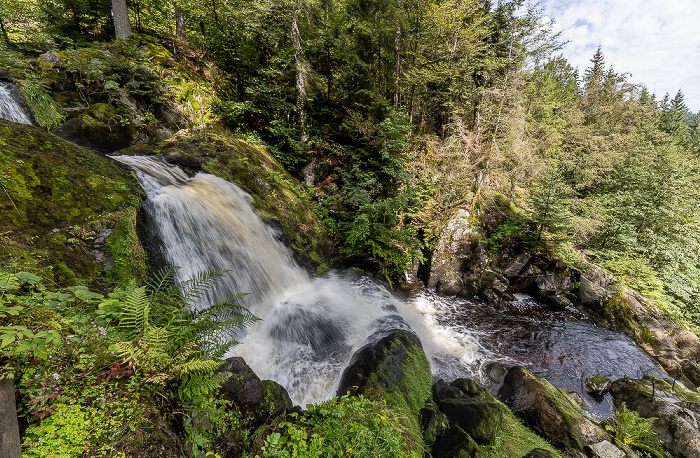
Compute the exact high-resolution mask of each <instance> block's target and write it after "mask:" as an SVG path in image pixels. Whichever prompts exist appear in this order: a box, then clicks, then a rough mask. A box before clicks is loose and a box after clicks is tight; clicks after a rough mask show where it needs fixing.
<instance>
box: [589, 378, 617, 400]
mask: <svg viewBox="0 0 700 458" xmlns="http://www.w3.org/2000/svg"><path fill="white" fill-rule="evenodd" d="M611 384H612V382H611V381H610V379H609V378H606V377H598V376H594V377H588V378H587V379H586V391H587V392H588V393H589V394H590V395H591V396H593V398H594V399H595V400H597V401H598V402H600V401H602V400H603V396H605V393H607V392H608V390H609V389H610V385H611Z"/></svg>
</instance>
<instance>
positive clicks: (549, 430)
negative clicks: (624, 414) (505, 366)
mask: <svg viewBox="0 0 700 458" xmlns="http://www.w3.org/2000/svg"><path fill="white" fill-rule="evenodd" d="M498 397H499V399H500V400H501V401H503V402H505V403H506V405H508V406H509V407H510V408H511V410H512V411H513V412H514V413H515V414H516V415H518V416H519V417H520V418H522V419H523V421H524V422H525V423H526V424H527V425H528V426H530V428H532V429H533V430H534V431H535V432H536V433H538V434H539V435H541V436H542V437H544V438H545V439H547V440H548V441H549V442H550V443H551V444H552V445H554V446H555V447H557V448H560V449H575V450H583V448H584V446H586V445H589V444H593V443H597V442H600V441H602V440H606V439H608V435H607V434H606V433H605V431H604V430H602V429H601V428H600V427H599V426H597V425H596V424H594V423H593V422H591V421H590V420H589V419H588V418H587V417H586V415H585V414H584V413H583V411H582V410H581V408H580V407H579V406H578V405H577V404H576V403H575V402H574V401H573V400H572V399H571V398H569V396H568V395H567V394H566V393H565V392H563V391H562V390H560V389H559V388H556V387H554V386H553V385H552V384H550V383H549V382H548V381H546V380H544V379H540V378H537V377H535V376H534V375H532V374H531V373H529V372H528V371H527V370H525V369H523V368H521V367H514V368H512V369H511V370H509V371H508V374H507V375H506V378H505V380H504V382H503V386H502V387H501V389H500V391H499V393H498Z"/></svg>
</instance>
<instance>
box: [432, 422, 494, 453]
mask: <svg viewBox="0 0 700 458" xmlns="http://www.w3.org/2000/svg"><path fill="white" fill-rule="evenodd" d="M432 456H433V458H483V456H484V455H483V454H482V453H481V449H480V448H479V445H478V444H477V443H476V442H474V439H472V438H471V437H469V434H467V433H466V432H464V430H462V428H460V427H459V426H450V428H449V429H448V430H447V432H446V433H445V434H444V435H443V436H442V437H441V438H440V439H439V440H438V441H437V442H436V443H435V445H434V446H433V450H432Z"/></svg>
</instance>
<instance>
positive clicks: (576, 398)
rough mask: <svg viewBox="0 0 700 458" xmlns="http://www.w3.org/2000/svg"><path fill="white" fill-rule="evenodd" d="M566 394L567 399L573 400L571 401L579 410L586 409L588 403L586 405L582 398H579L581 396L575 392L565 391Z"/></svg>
mask: <svg viewBox="0 0 700 458" xmlns="http://www.w3.org/2000/svg"><path fill="white" fill-rule="evenodd" d="M566 394H568V395H569V397H570V398H571V399H573V401H574V402H575V403H576V404H578V406H579V407H580V408H582V409H585V408H587V407H588V403H587V402H586V401H584V400H583V398H582V397H581V395H580V394H578V393H577V392H575V391H567V392H566Z"/></svg>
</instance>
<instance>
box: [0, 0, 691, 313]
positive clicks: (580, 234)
mask: <svg viewBox="0 0 700 458" xmlns="http://www.w3.org/2000/svg"><path fill="white" fill-rule="evenodd" d="M120 4H123V0H114V1H113V2H112V3H111V4H110V3H109V2H105V1H104V0H18V1H12V2H10V1H8V0H2V2H0V33H1V34H2V37H0V38H1V39H2V46H3V53H4V54H5V56H6V57H5V58H1V59H0V65H10V64H11V60H12V59H11V57H7V56H11V55H13V53H15V54H17V55H19V54H22V53H24V54H29V55H38V54H39V53H42V52H45V51H47V50H49V49H56V50H62V51H65V52H72V51H71V50H75V49H78V48H83V47H90V46H94V43H95V42H100V41H102V42H111V41H113V40H115V22H116V23H117V24H116V25H117V29H118V28H119V23H120V22H122V26H123V25H124V24H123V22H124V20H125V19H124V18H126V16H124V14H123V13H120V12H119V8H120ZM124 6H126V8H127V10H126V12H127V14H128V18H126V19H127V21H126V22H127V24H126V25H128V26H129V27H130V28H131V29H132V30H133V33H134V35H133V37H132V38H129V41H130V42H131V41H136V42H137V41H138V40H139V38H138V37H143V36H146V35H148V36H152V37H157V38H158V39H160V40H162V41H163V42H164V43H166V44H167V45H168V46H169V47H170V48H171V49H172V50H173V51H174V52H175V54H177V55H178V56H179V57H180V58H182V59H183V60H185V61H187V62H189V63H190V65H191V66H192V67H193V68H196V69H198V70H201V71H202V73H203V74H205V75H207V76H206V77H207V78H208V80H209V82H210V83H211V85H212V87H214V88H215V92H216V99H215V102H214V103H213V105H212V110H213V115H214V116H215V117H216V119H217V120H218V121H220V122H221V123H222V124H224V125H225V126H227V127H228V128H230V129H232V130H236V131H238V132H240V133H241V134H242V135H254V136H256V138H260V139H261V140H262V141H264V142H265V143H266V144H267V145H268V147H269V148H270V150H271V151H272V152H273V154H274V155H275V156H276V158H277V159H278V160H279V161H280V162H281V163H282V164H283V165H284V166H285V167H286V168H287V169H288V170H289V171H290V172H292V173H293V174H295V175H296V176H297V177H299V178H300V179H305V180H306V182H307V184H308V185H309V186H312V187H313V194H314V196H315V199H316V200H317V203H318V211H319V214H320V215H322V216H323V218H324V220H325V222H326V224H327V226H328V228H329V230H330V232H331V234H332V236H333V237H334V238H335V240H336V246H337V247H338V248H339V250H340V251H344V252H349V253H354V252H355V253H356V252H362V253H367V254H369V255H371V256H374V257H376V258H378V259H379V260H380V261H382V263H383V265H384V266H385V271H386V272H387V273H388V274H389V275H396V274H397V273H399V272H401V271H403V269H404V268H405V267H406V266H407V265H409V264H410V263H411V262H413V261H415V260H420V259H422V258H423V257H424V256H425V254H426V253H428V252H429V250H430V247H431V244H432V243H434V241H435V237H436V236H437V231H438V230H439V227H440V224H441V223H442V222H443V221H444V218H445V217H446V216H449V215H450V214H451V213H452V212H453V211H454V210H455V209H456V208H458V207H462V206H466V207H469V208H471V209H472V210H473V211H474V214H476V215H478V216H479V217H480V218H482V220H481V221H482V222H483V230H484V233H485V234H484V235H485V236H486V237H488V236H489V235H490V234H492V233H493V232H494V231H496V230H497V228H498V227H499V225H501V224H504V222H508V221H510V223H509V224H510V226H509V227H521V228H522V227H527V228H529V230H525V231H520V232H521V234H520V236H521V237H525V238H528V237H529V239H528V240H526V242H527V243H531V244H534V245H537V244H542V243H545V244H549V245H550V246H556V247H558V248H556V249H558V250H561V251H563V252H567V253H575V256H579V257H584V258H586V259H588V260H591V261H594V262H597V263H599V264H601V265H603V266H604V267H606V268H607V269H609V270H610V271H611V272H613V273H615V274H616V275H618V276H620V277H621V278H623V279H625V280H626V281H627V282H628V283H629V284H630V285H631V286H633V287H635V288H637V289H639V290H640V291H641V292H643V293H645V294H647V295H650V296H651V297H653V298H655V299H657V300H659V301H661V302H664V303H666V304H667V305H668V306H669V307H670V308H672V309H673V310H674V311H675V312H677V313H678V314H681V315H683V316H685V318H686V319H690V320H691V321H693V322H696V323H698V321H697V320H698V317H697V316H696V312H694V307H692V306H691V304H693V303H695V301H697V300H698V299H699V298H700V265H699V263H698V259H699V258H700V256H699V255H700V244H699V243H698V240H699V239H700V237H698V235H700V212H699V211H698V209H699V208H700V205H698V198H699V195H698V183H697V180H698V178H697V177H698V173H697V171H698V165H699V164H700V163H699V161H698V154H699V153H700V128H699V127H698V122H699V117H698V116H695V115H694V114H693V113H691V112H690V111H689V109H688V107H687V106H686V105H685V102H684V96H683V93H682V92H681V91H680V90H679V91H678V93H677V94H675V95H669V94H665V95H663V96H660V97H659V96H657V95H655V94H652V93H650V92H649V91H648V90H647V89H646V88H645V87H644V86H641V85H634V84H631V83H630V82H629V81H628V79H627V75H626V74H625V73H620V72H619V71H618V70H617V69H613V68H612V66H609V65H607V64H606V62H605V56H604V50H603V49H601V48H599V49H598V50H597V51H596V52H595V54H594V55H593V56H591V61H590V65H589V67H588V68H586V69H583V71H582V73H581V72H579V70H577V69H575V68H573V67H572V66H571V64H570V63H569V62H567V60H566V59H565V58H564V57H562V56H561V55H558V54H557V53H558V50H559V49H560V47H561V42H560V41H559V39H558V36H557V34H556V33H554V32H553V26H552V23H550V22H547V21H545V19H544V17H543V14H542V11H541V9H539V8H538V7H537V5H536V4H533V3H530V2H526V1H524V0H510V1H499V2H491V1H489V0H435V1H431V2H423V1H417V0H377V1H368V0H284V1H283V0H259V1H252V0H233V1H226V2H223V1H220V0H212V1H210V2H204V3H202V2H194V1H190V0H180V1H178V2H163V1H161V0H134V1H130V2H128V3H126V4H125V5H124ZM121 33H124V32H121ZM126 36H128V34H127V35H126ZM141 58H143V59H145V60H144V62H147V59H148V57H147V56H146V57H143V56H142V57H141ZM81 65H82V66H83V67H81ZM89 66H90V62H89V61H86V62H83V63H82V64H81V63H78V64H76V67H75V68H74V69H73V70H74V71H75V72H76V73H79V74H82V75H86V74H87V71H88V70H89V69H88V67H89ZM93 70H94V69H93ZM623 70H624V69H623ZM96 81H98V82H99V81H100V80H99V79H96ZM103 84H112V85H114V84H121V83H120V82H119V81H116V82H114V83H106V81H103ZM105 87H107V86H105ZM314 171H315V172H314ZM312 172H313V173H312ZM504 202H508V204H507V205H505V204H504ZM513 218H515V219H517V220H518V222H517V224H514V223H513ZM523 221H524V222H523ZM519 225H520V226H519ZM523 225H524V226H523Z"/></svg>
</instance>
